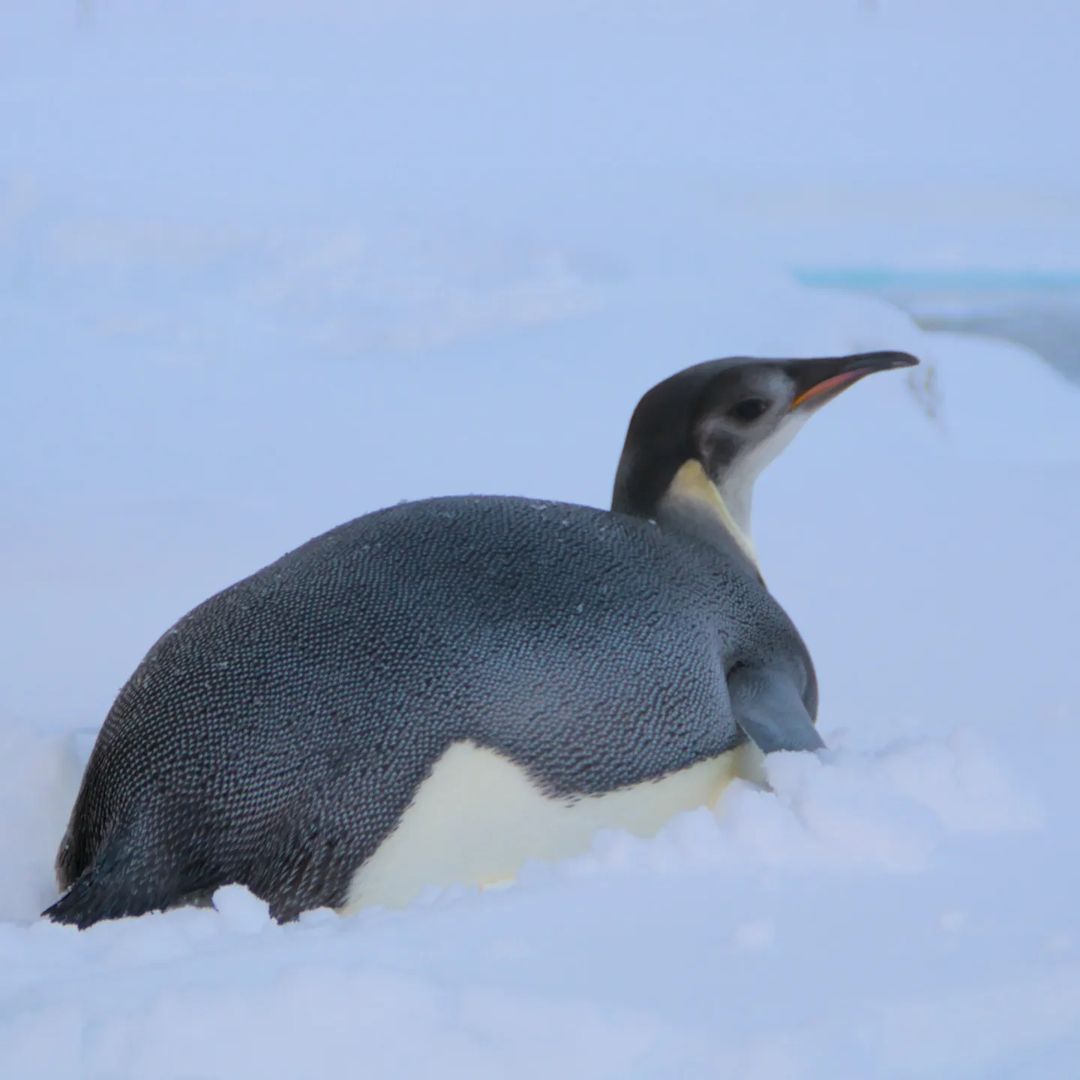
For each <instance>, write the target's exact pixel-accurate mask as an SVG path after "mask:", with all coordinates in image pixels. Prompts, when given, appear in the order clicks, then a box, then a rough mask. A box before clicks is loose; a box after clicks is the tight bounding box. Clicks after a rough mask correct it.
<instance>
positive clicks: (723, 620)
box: [48, 354, 896, 926]
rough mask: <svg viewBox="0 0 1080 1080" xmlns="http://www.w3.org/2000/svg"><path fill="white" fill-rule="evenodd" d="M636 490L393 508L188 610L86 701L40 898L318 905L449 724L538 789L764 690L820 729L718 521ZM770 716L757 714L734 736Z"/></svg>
mask: <svg viewBox="0 0 1080 1080" xmlns="http://www.w3.org/2000/svg"><path fill="white" fill-rule="evenodd" d="M887 355H891V356H895V355H896V354H887ZM747 363H749V362H747ZM754 363H756V364H758V365H759V366H760V364H761V363H762V362H754ZM815 363H819V362H815ZM830 363H838V362H837V361H831V362H830ZM845 363H848V364H849V365H850V358H846V359H845ZM878 366H896V362H895V361H894V362H893V363H890V364H888V365H886V364H884V363H879V364H878ZM704 367H706V365H700V366H699V368H698V369H689V370H690V372H696V371H700V370H701V369H702V368H704ZM730 367H731V365H730V362H728V366H727V367H724V368H717V372H720V373H722V372H723V371H727V370H730ZM860 370H861V369H860ZM687 375H688V373H682V375H681V376H679V377H676V378H682V379H683V380H684V381H685V380H686V378H687ZM716 377H717V375H716V373H714V374H713V376H712V380H713V381H715V378H716ZM815 378H817V381H818V382H820V381H821V376H819V375H818V374H815ZM670 381H671V380H669V382H670ZM699 381H700V380H699ZM662 385H663V384H662ZM799 385H801V384H799V383H798V382H797V380H796V381H795V383H793V388H792V389H791V395H792V397H793V398H794V395H795V394H796V392H797V391H798V389H799ZM631 433H633V428H631ZM630 442H631V440H630V439H628V447H629V445H630ZM640 450H641V447H640V446H637V447H636V452H640ZM625 458H626V452H624V460H625ZM709 475H710V476H713V475H715V470H713V471H711V472H710V474H709ZM623 479H624V480H625V477H623ZM668 479H669V481H671V480H672V478H671V477H669V478H668ZM661 490H662V492H663V493H664V497H662V498H661V499H660V500H659V501H657V502H656V503H655V505H654V506H653V510H654V511H655V514H654V515H651V516H646V515H645V514H633V513H622V512H616V511H603V510H597V509H592V508H588V507H582V506H573V505H567V504H562V503H552V502H541V501H537V500H530V499H525V498H513V497H457V498H445V499H433V500H429V501H425V502H418V503H411V504H403V505H400V506H397V507H393V508H391V509H387V510H382V511H379V512H377V513H373V514H369V515H367V516H365V517H361V518H358V519H357V520H355V521H352V522H350V523H348V524H346V525H342V526H340V527H339V528H336V529H333V530H332V531H330V532H328V533H325V534H324V535H322V536H320V537H317V538H316V539H314V540H311V541H309V542H308V543H307V544H305V545H303V546H302V547H300V548H298V549H297V550H295V551H293V552H291V553H290V554H288V555H286V556H285V557H284V558H282V559H280V560H278V561H277V562H275V563H273V564H271V565H270V566H268V567H266V568H265V569H263V570H260V571H259V572H258V573H256V574H254V575H252V576H251V577H249V578H246V579H245V580H243V581H241V582H239V583H237V584H235V585H233V586H231V587H230V588H228V589H226V590H224V591H223V592H221V593H219V594H218V595H216V596H214V597H212V598H210V599H209V600H207V601H206V602H205V603H203V604H201V605H200V606H199V607H197V608H195V610H193V611H192V612H191V613H189V614H188V615H186V616H185V617H184V618H183V619H181V620H180V622H178V623H177V624H176V625H175V626H174V627H173V628H172V629H171V630H169V631H168V632H167V633H166V634H165V635H164V636H163V637H162V638H161V639H160V640H159V641H158V642H157V643H156V644H155V645H154V646H153V648H152V649H151V650H150V652H149V654H148V655H147V657H146V658H145V659H144V661H143V662H142V664H141V665H140V666H139V667H138V669H137V670H136V671H135V673H134V675H133V676H132V677H131V679H130V681H129V682H128V683H127V685H126V686H125V687H124V688H123V690H122V691H121V693H120V695H119V697H118V698H117V700H116V702H115V704H114V706H113V708H112V710H111V711H110V713H109V715H108V717H107V719H106V721H105V724H104V727H103V728H102V731H101V734H100V736H99V738H98V741H97V744H96V746H95V748H94V751H93V754H92V756H91V759H90V762H89V764H88V766H87V770H86V774H85V776H84V778H83V783H82V787H81V790H80V792H79V795H78V799H77V801H76V804H75V808H74V810H73V812H72V818H71V823H70V825H69V828H68V832H67V835H66V836H65V838H64V841H63V843H62V846H61V850H60V854H59V857H58V873H59V877H60V883H61V886H62V887H64V888H67V889H68V892H67V893H66V894H65V895H64V896H63V897H62V898H61V899H60V900H59V901H58V902H57V903H56V904H55V905H54V906H53V907H52V908H50V910H49V912H48V914H49V915H50V916H51V917H53V918H55V919H58V920H62V921H67V922H74V923H77V924H78V925H80V926H85V925H88V924H90V923H92V922H95V921H97V920H98V919H101V918H110V917H116V916H120V915H126V914H139V913H142V912H145V911H149V910H153V909H159V908H165V907H169V906H171V905H174V904H176V903H180V902H184V901H191V900H198V899H200V898H202V897H205V896H207V895H209V894H210V893H211V892H212V891H213V889H215V888H216V887H218V886H220V885H222V884H226V883H233V882H239V883H242V884H245V885H247V886H249V887H250V888H251V889H252V891H253V892H255V893H256V894H257V895H259V896H261V897H263V898H265V899H266V900H267V901H269V903H270V907H271V911H272V913H273V914H274V915H275V916H276V917H278V918H291V917H294V916H296V915H297V914H298V913H299V912H301V911H303V910H305V909H307V908H311V907H316V906H322V905H330V906H340V905H342V904H343V903H344V902H345V901H346V899H347V896H348V892H349V888H350V882H351V881H352V880H353V876H354V874H355V873H356V871H357V869H358V868H359V867H360V866H361V865H362V864H364V862H365V860H367V859H368V858H369V857H371V856H372V854H373V853H374V852H375V851H376V850H377V849H378V848H379V846H380V844H381V843H382V842H383V841H384V840H385V838H386V837H387V836H388V835H390V834H391V833H392V832H393V830H394V829H395V827H396V826H397V824H398V822H399V821H400V820H401V818H402V815H403V814H404V813H405V811H406V808H407V807H408V806H409V805H410V802H411V801H412V800H413V798H414V796H415V794H416V792H417V790H418V789H419V787H420V786H421V784H422V783H423V782H424V780H425V778H426V777H427V776H429V775H430V773H431V770H432V768H433V766H434V765H435V763H436V762H438V761H439V759H440V758H441V757H442V755H443V754H444V753H445V752H446V751H447V749H448V748H449V747H451V746H453V745H454V744H456V743H460V742H468V743H471V744H473V745H476V746H479V747H484V748H488V749H490V750H492V751H494V752H495V753H497V754H499V755H500V756H502V757H504V758H506V759H508V760H509V761H511V762H513V763H515V764H516V765H518V766H520V767H521V768H522V769H523V770H524V771H525V772H526V773H527V774H528V776H529V778H530V780H531V781H532V782H533V783H534V784H535V785H536V787H537V788H538V789H539V790H540V791H542V792H543V793H544V794H546V795H547V796H549V797H551V798H558V799H566V798H573V797H583V796H590V795H596V794H602V793H605V792H611V791H615V790H619V789H622V788H626V787H627V786H629V785H634V784H639V783H641V782H642V781H648V780H652V779H657V778H660V777H664V776H666V775H669V774H671V773H673V772H677V771H678V770H682V769H686V768H688V767H690V766H692V765H694V764H695V763H696V762H699V761H703V760H706V759H710V758H714V757H716V756H717V755H720V754H723V753H725V752H726V751H728V750H731V749H732V748H734V747H736V746H737V745H738V744H739V743H741V742H743V741H745V739H746V733H747V732H749V733H750V734H751V735H752V736H753V737H754V738H755V741H759V742H761V741H762V739H763V738H764V739H772V740H774V745H769V746H764V745H763V748H764V749H774V748H777V747H778V746H779V747H782V746H784V745H785V739H786V738H788V736H787V735H786V734H785V732H786V731H788V730H789V728H788V727H787V726H786V724H787V721H786V720H785V719H784V713H785V710H787V709H789V708H790V710H791V711H792V713H793V714H799V715H798V716H796V718H795V720H793V721H792V723H793V724H795V726H796V727H798V725H799V724H803V721H804V720H805V721H806V722H805V725H804V726H803V728H801V729H799V730H801V731H802V733H803V734H802V735H795V736H792V737H791V738H792V739H793V740H795V741H797V740H798V738H804V741H805V740H808V741H807V743H806V744H807V745H808V746H811V747H812V746H813V745H820V742H819V741H818V742H815V740H816V738H817V737H816V735H814V734H813V729H812V727H810V725H809V720H812V719H813V717H814V716H815V713H816V708H817V687H816V682H815V678H814V673H813V666H812V663H811V661H810V657H809V654H808V653H807V650H806V648H805V646H804V645H803V642H802V640H801V639H800V637H799V635H798V633H797V632H796V630H795V628H794V626H793V625H792V623H791V621H790V620H789V619H788V617H787V616H786V615H785V613H784V612H783V610H782V609H781V608H780V606H779V604H778V603H777V602H776V601H775V600H774V599H773V597H772V596H771V595H770V593H769V592H768V590H767V589H766V588H765V587H764V586H763V584H762V583H761V580H760V576H759V573H758V571H757V568H756V566H755V565H754V563H753V562H752V561H751V559H749V558H748V557H747V556H746V555H745V553H744V551H743V550H742V549H741V548H740V546H739V544H738V543H737V542H736V541H735V539H733V538H732V537H731V536H730V535H728V533H727V532H726V531H725V530H724V529H720V528H717V527H715V526H714V525H713V524H709V523H708V522H707V521H706V519H705V517H703V516H702V514H701V512H700V508H699V507H696V506H693V505H692V506H690V509H689V510H688V511H687V510H686V509H685V508H682V509H680V507H682V504H681V503H679V502H678V500H675V501H672V499H671V498H669V497H668V496H670V494H671V492H672V491H673V490H675V489H674V487H673V484H672V483H671V482H669V483H668V484H667V485H666V486H665V485H661ZM618 501H619V496H618V494H617V496H616V503H618ZM740 677H742V681H741V682H740ZM777 687H779V688H780V690H779V691H777V690H776V688H777ZM777 695H779V696H777ZM733 701H734V702H736V706H738V703H739V702H740V701H743V702H745V703H746V704H745V708H744V709H743V715H742V716H740V715H738V712H739V708H738V707H733ZM777 701H783V702H787V704H781V705H779V706H777V705H776V704H775V703H776V702H777ZM754 703H757V704H758V706H759V707H760V708H759V714H760V715H759V716H758V719H757V720H756V719H755V716H754V708H755V705H754ZM740 707H741V706H740ZM761 710H764V711H761ZM800 710H802V711H801V714H800ZM777 715H778V716H779V717H780V720H779V729H778V730H779V735H778V736H777V735H776V734H775V731H774V732H773V733H772V734H769V733H768V732H766V733H765V735H764V736H761V735H759V734H758V732H759V731H765V728H763V727H761V726H760V724H759V721H762V720H763V722H764V723H765V725H766V727H767V726H768V725H770V724H773V719H772V718H773V717H774V716H777ZM806 729H808V730H809V731H810V733H811V734H810V736H806V735H805V731H806ZM792 745H794V742H793V743H792Z"/></svg>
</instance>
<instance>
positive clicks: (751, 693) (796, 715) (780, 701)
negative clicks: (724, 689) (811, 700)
mask: <svg viewBox="0 0 1080 1080" xmlns="http://www.w3.org/2000/svg"><path fill="white" fill-rule="evenodd" d="M728 693H729V695H730V697H731V709H732V712H733V713H734V716H735V722H736V723H737V724H738V725H739V727H740V728H741V729H742V730H743V731H744V732H745V733H746V735H747V737H748V738H749V739H750V741H751V742H752V743H754V745H755V746H757V748H758V749H759V750H761V752H762V753H764V754H771V753H773V752H774V751H776V750H821V749H823V748H824V746H825V743H824V741H823V740H822V738H821V736H820V735H819V734H818V732H817V728H816V727H814V721H813V720H812V719H811V718H810V713H809V712H807V709H806V706H805V705H804V704H803V699H802V695H801V694H800V693H799V691H798V689H797V688H796V686H795V684H794V683H793V682H792V680H791V678H790V676H789V675H787V674H786V673H785V672H783V671H778V670H776V669H774V668H764V667H741V668H738V669H737V670H736V671H734V672H733V673H732V675H731V676H730V677H729V679H728Z"/></svg>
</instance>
